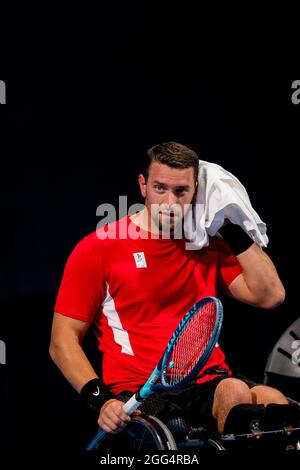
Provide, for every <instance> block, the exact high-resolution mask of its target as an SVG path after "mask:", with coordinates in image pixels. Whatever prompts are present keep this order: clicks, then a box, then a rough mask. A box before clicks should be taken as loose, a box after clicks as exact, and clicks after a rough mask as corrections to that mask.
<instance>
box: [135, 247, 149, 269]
mask: <svg viewBox="0 0 300 470" xmlns="http://www.w3.org/2000/svg"><path fill="white" fill-rule="evenodd" d="M133 256H134V260H135V264H136V267H137V268H147V263H146V258H145V255H144V253H143V252H142V251H141V252H140V253H133Z"/></svg>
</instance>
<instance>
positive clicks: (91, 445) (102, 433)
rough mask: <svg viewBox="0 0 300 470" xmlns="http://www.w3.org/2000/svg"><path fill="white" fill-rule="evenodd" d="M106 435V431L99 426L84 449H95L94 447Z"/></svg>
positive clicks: (97, 445)
mask: <svg viewBox="0 0 300 470" xmlns="http://www.w3.org/2000/svg"><path fill="white" fill-rule="evenodd" d="M107 435H108V433H107V432H106V431H104V429H101V428H100V427H99V431H98V433H97V434H96V436H95V437H94V439H92V440H91V442H90V443H89V445H88V446H87V447H86V449H85V450H95V449H97V447H99V445H100V443H101V442H102V441H103V440H104V438H105V437H106V436H107Z"/></svg>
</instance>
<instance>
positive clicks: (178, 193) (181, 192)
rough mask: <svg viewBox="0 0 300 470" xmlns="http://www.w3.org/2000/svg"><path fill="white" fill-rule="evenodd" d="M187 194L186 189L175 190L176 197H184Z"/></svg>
mask: <svg viewBox="0 0 300 470" xmlns="http://www.w3.org/2000/svg"><path fill="white" fill-rule="evenodd" d="M186 192H187V189H186V188H178V189H175V191H174V194H175V196H177V197H179V196H183V195H184V194H185V193H186Z"/></svg>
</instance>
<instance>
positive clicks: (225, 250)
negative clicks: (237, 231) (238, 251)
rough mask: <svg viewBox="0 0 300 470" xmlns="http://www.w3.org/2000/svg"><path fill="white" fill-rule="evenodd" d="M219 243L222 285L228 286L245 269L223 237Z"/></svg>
mask: <svg viewBox="0 0 300 470" xmlns="http://www.w3.org/2000/svg"><path fill="white" fill-rule="evenodd" d="M217 243H218V245H219V257H218V261H219V263H218V264H219V277H220V281H221V286H223V287H225V288H228V286H230V284H231V283H232V281H234V279H235V278H236V277H237V276H239V275H240V274H241V273H242V272H243V269H242V267H241V265H240V263H239V261H238V259H237V257H236V256H235V255H234V254H233V253H232V251H231V249H230V247H229V245H228V243H226V242H225V241H224V240H222V239H221V238H219V239H218V241H217Z"/></svg>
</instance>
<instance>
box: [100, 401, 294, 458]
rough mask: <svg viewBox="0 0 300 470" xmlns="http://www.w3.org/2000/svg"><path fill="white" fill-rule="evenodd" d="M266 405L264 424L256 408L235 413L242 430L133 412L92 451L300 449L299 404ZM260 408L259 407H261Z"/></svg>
mask: <svg viewBox="0 0 300 470" xmlns="http://www.w3.org/2000/svg"><path fill="white" fill-rule="evenodd" d="M269 407H270V408H269V411H268V413H267V414H268V425H267V426H266V421H264V419H265V418H264V417H263V415H262V414H260V413H259V412H258V413H256V414H255V413H254V414H253V413H252V414H251V413H250V414H249V409H248V410H246V413H245V410H244V413H242V414H240V417H239V416H237V418H238V419H240V420H241V421H243V425H244V426H245V430H246V431H244V432H238V431H237V432H230V433H229V432H226V433H217V432H211V431H209V430H207V429H205V428H203V427H199V428H193V427H188V426H187V424H186V422H185V421H184V419H183V418H181V417H179V416H178V417H172V418H171V419H170V420H165V419H164V421H162V420H161V419H160V418H158V417H156V416H151V415H145V414H142V415H141V416H134V417H133V418H132V420H131V422H130V423H129V424H128V425H127V426H126V428H124V430H122V431H121V432H119V433H116V434H109V435H107V437H106V438H105V439H104V440H103V441H102V442H101V444H100V445H99V447H98V448H97V449H96V451H97V453H98V454H99V455H101V454H103V455H104V454H107V453H108V452H111V453H114V454H136V453H139V452H143V453H147V452H150V453H151V452H153V451H180V453H185V452H187V453H190V452H191V451H201V450H203V451H204V450H208V449H211V450H241V449H254V450H255V449H259V450H261V449H264V450H268V449H269V450H270V449H274V448H275V449H277V450H300V404H299V403H298V402H295V401H294V400H290V404H289V405H269ZM276 407H277V408H276ZM262 408H263V407H262ZM262 408H260V409H259V411H262ZM266 409H267V408H266ZM282 410H283V411H284V413H282ZM265 414H266V413H265Z"/></svg>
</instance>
